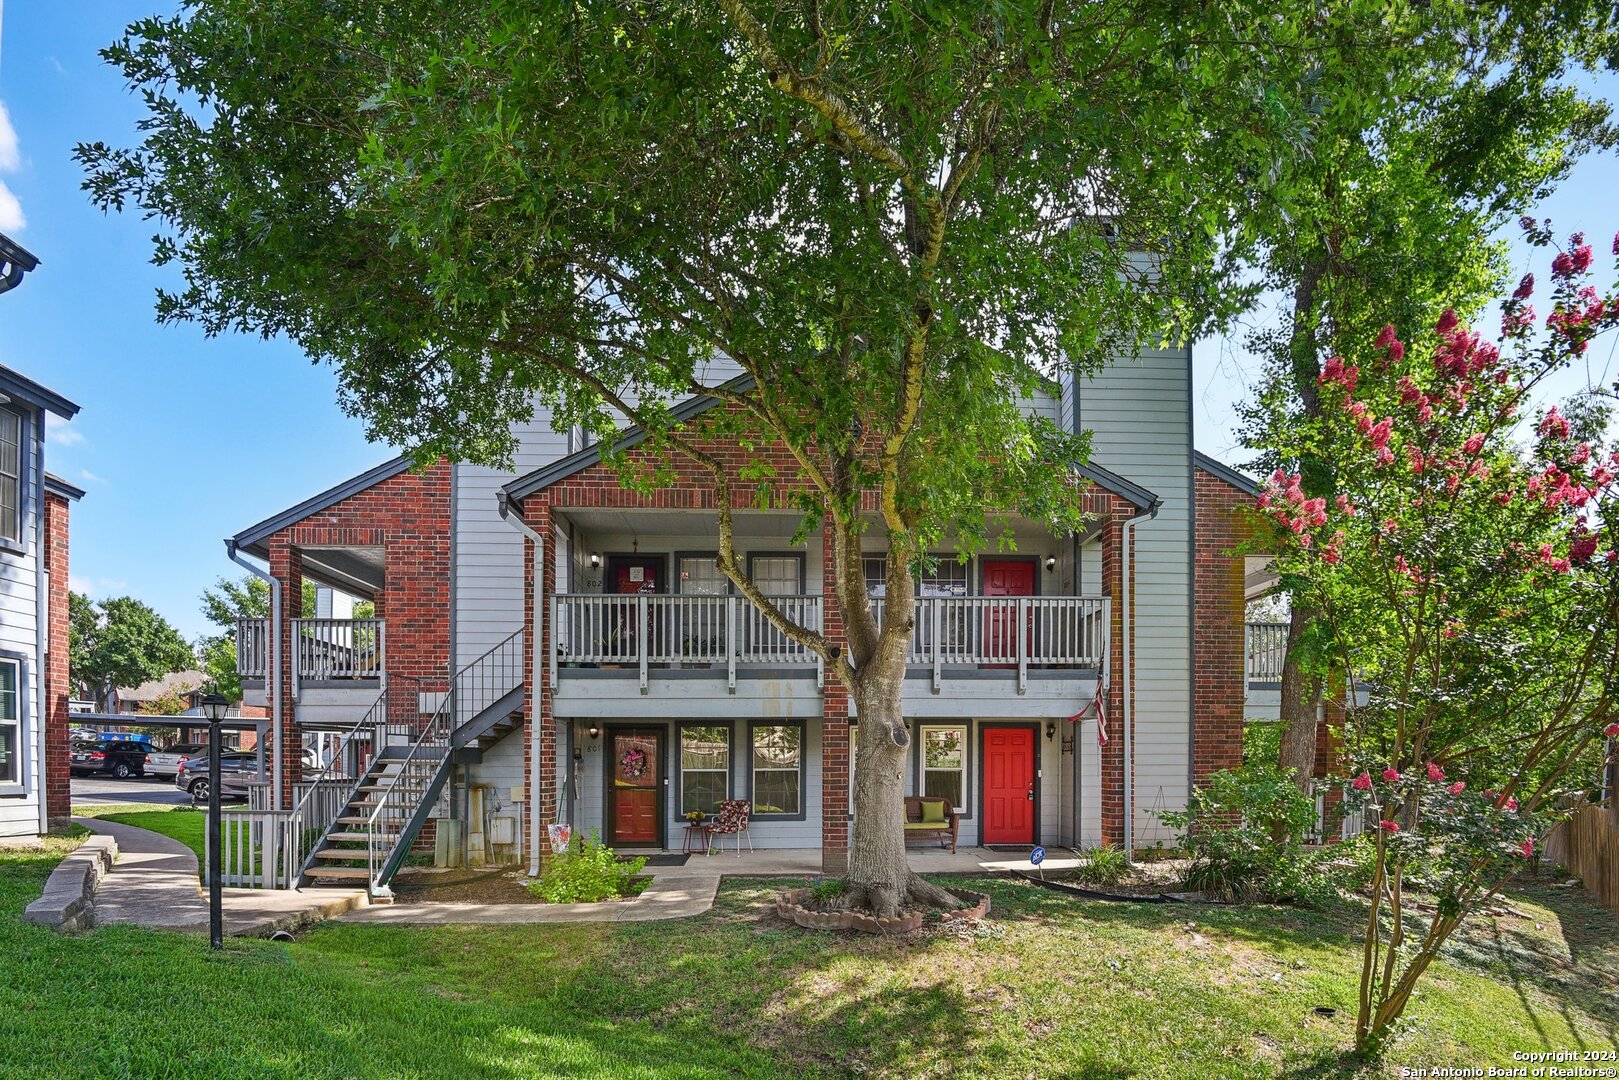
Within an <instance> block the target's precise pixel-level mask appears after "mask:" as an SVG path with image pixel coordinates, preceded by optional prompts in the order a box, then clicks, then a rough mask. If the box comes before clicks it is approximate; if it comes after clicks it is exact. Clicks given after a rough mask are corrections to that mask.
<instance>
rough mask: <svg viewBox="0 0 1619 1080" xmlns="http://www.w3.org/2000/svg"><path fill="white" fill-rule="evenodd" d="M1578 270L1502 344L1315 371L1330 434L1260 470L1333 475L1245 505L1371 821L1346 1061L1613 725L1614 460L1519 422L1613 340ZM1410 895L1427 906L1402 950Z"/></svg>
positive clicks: (1510, 306) (1523, 846) (1401, 1003)
mask: <svg viewBox="0 0 1619 1080" xmlns="http://www.w3.org/2000/svg"><path fill="white" fill-rule="evenodd" d="M1525 228H1526V229H1527V230H1528V231H1529V235H1530V239H1531V241H1532V242H1534V243H1537V244H1541V245H1546V244H1549V243H1550V239H1551V238H1550V235H1549V234H1548V233H1547V231H1546V230H1545V229H1544V228H1543V227H1542V226H1540V225H1538V224H1536V223H1535V222H1533V221H1528V220H1526V221H1525ZM1614 251H1615V254H1616V255H1619V238H1616V240H1615V244H1614ZM1592 263H1593V254H1592V250H1591V246H1590V245H1589V244H1588V243H1587V242H1586V240H1585V237H1584V236H1582V235H1580V234H1577V233H1576V234H1575V235H1574V236H1572V237H1570V238H1569V240H1568V243H1567V244H1566V245H1565V247H1564V249H1563V250H1561V251H1559V252H1558V254H1557V255H1556V257H1555V258H1554V259H1553V260H1552V272H1551V279H1552V288H1551V292H1550V311H1549V313H1548V314H1547V315H1546V317H1545V318H1544V320H1542V319H1540V317H1539V316H1537V315H1536V313H1535V309H1534V307H1533V304H1532V300H1533V298H1534V294H1535V281H1534V278H1533V277H1532V276H1528V277H1525V278H1524V279H1523V280H1522V281H1521V282H1520V283H1519V285H1518V287H1517V288H1516V290H1514V291H1513V293H1512V294H1511V295H1510V296H1509V297H1508V298H1506V299H1505V301H1504V302H1503V305H1502V312H1503V314H1502V334H1501V339H1500V342H1499V343H1494V342H1488V341H1485V340H1483V338H1482V337H1481V336H1480V335H1479V334H1478V333H1476V332H1474V331H1473V330H1471V329H1469V328H1468V327H1466V326H1464V325H1463V324H1462V323H1461V321H1460V320H1459V319H1458V318H1457V316H1456V315H1455V313H1454V312H1450V311H1447V312H1445V314H1444V315H1443V316H1442V317H1441V318H1440V319H1439V320H1438V322H1437V323H1436V325H1435V326H1434V327H1433V328H1432V332H1431V334H1429V335H1425V336H1424V339H1423V340H1422V341H1421V342H1420V343H1419V344H1418V345H1416V346H1413V347H1410V348H1408V347H1407V345H1406V343H1405V342H1404V341H1402V340H1401V338H1400V336H1399V335H1398V333H1397V331H1396V330H1395V328H1394V327H1388V328H1386V329H1384V331H1383V332H1382V333H1381V334H1380V335H1379V336H1378V337H1377V339H1376V341H1375V342H1373V343H1372V345H1371V347H1370V348H1369V349H1368V350H1367V351H1366V354H1365V355H1364V356H1360V357H1357V358H1355V359H1354V360H1351V359H1348V358H1342V357H1335V358H1333V359H1332V360H1330V361H1329V362H1327V363H1326V364H1325V365H1323V367H1322V370H1321V375H1320V394H1321V401H1322V403H1323V404H1324V406H1325V410H1324V412H1325V415H1326V419H1325V420H1324V421H1323V422H1321V423H1319V424H1316V425H1305V426H1301V428H1300V429H1299V430H1298V431H1297V432H1295V433H1293V434H1292V435H1291V436H1289V437H1291V438H1295V439H1296V440H1297V441H1296V443H1295V444H1293V445H1291V446H1282V447H1277V448H1276V449H1277V450H1279V451H1281V453H1282V454H1283V455H1284V456H1288V457H1292V458H1295V459H1296V458H1298V457H1301V456H1303V455H1305V454H1306V453H1308V454H1310V455H1313V456H1315V457H1317V458H1319V459H1322V460H1330V461H1332V462H1333V463H1334V466H1335V469H1336V477H1337V490H1336V491H1334V492H1333V493H1332V494H1331V496H1330V497H1326V496H1323V497H1315V498H1310V497H1306V495H1305V493H1304V492H1303V490H1302V488H1301V485H1300V481H1299V478H1298V477H1297V476H1295V475H1290V474H1289V473H1287V472H1285V471H1278V472H1277V473H1275V474H1274V475H1273V476H1271V477H1270V479H1269V480H1268V481H1267V482H1266V483H1265V484H1264V486H1263V490H1262V492H1261V494H1260V495H1259V498H1258V509H1259V511H1260V513H1261V514H1262V515H1264V516H1265V517H1266V518H1268V519H1269V520H1270V521H1271V522H1272V523H1273V524H1274V525H1275V527H1276V531H1277V535H1278V537H1279V541H1280V542H1279V545H1278V556H1277V563H1278V569H1279V570H1280V572H1281V573H1282V575H1283V577H1284V580H1285V581H1287V583H1288V585H1289V587H1290V588H1292V589H1293V591H1294V592H1295V594H1296V595H1297V596H1298V597H1301V598H1302V602H1304V603H1306V604H1309V605H1311V606H1313V607H1314V608H1315V609H1316V610H1318V611H1320V612H1321V613H1322V621H1323V622H1324V624H1325V625H1326V627H1327V629H1328V631H1329V633H1330V636H1331V638H1332V639H1333V642H1334V647H1335V649H1336V651H1337V653H1338V655H1339V660H1340V662H1341V664H1342V665H1343V668H1344V670H1346V671H1348V672H1349V673H1350V676H1351V679H1352V680H1353V689H1352V692H1351V693H1350V694H1349V695H1348V700H1347V702H1346V719H1345V729H1344V738H1345V746H1346V750H1347V754H1348V757H1349V760H1350V761H1351V762H1352V763H1353V767H1352V771H1351V772H1350V774H1349V775H1348V776H1346V777H1344V779H1345V781H1346V788H1347V792H1348V802H1347V806H1348V808H1349V809H1350V810H1351V812H1354V813H1364V814H1366V815H1367V817H1368V822H1369V824H1370V825H1371V826H1372V829H1371V833H1372V836H1371V843H1372V845H1373V847H1374V850H1375V857H1374V861H1373V868H1372V869H1373V874H1372V907H1371V911H1370V915H1369V918H1370V920H1371V921H1370V925H1369V927H1368V933H1367V935H1366V939H1365V940H1366V947H1365V953H1364V955H1363V962H1362V985H1361V1003H1360V1017H1359V1024H1358V1030H1357V1034H1358V1037H1359V1041H1360V1043H1361V1045H1362V1048H1363V1049H1369V1048H1373V1047H1375V1046H1376V1045H1378V1044H1379V1043H1380V1042H1381V1040H1382V1039H1383V1038H1384V1037H1385V1036H1386V1034H1387V1032H1388V1030H1389V1028H1390V1025H1391V1024H1392V1023H1393V1022H1394V1021H1395V1020H1396V1019H1398V1017H1399V1016H1400V1015H1401V1013H1402V1012H1403V1010H1404V1008H1405V1004H1406V1002H1407V1001H1408V1000H1409V997H1410V993H1411V989H1412V987H1413V985H1414V984H1415V981H1416V980H1417V979H1418V978H1419V977H1420V976H1421V974H1422V972H1423V971H1424V970H1425V969H1426V967H1427V965H1428V963H1429V962H1430V961H1431V959H1432V957H1433V955H1434V954H1435V953H1436V952H1437V950H1438V948H1439V946H1440V945H1441V944H1442V943H1443V942H1444V940H1445V939H1446V938H1447V937H1448V936H1449V935H1450V933H1451V932H1452V931H1453V930H1454V929H1455V927H1456V925H1457V923H1458V922H1459V921H1460V920H1461V919H1462V918H1464V917H1465V916H1466V915H1467V913H1468V912H1469V911H1471V910H1472V909H1473V908H1474V907H1476V906H1477V904H1478V903H1479V902H1480V901H1481V900H1483V899H1485V898H1487V897H1488V896H1489V895H1491V894H1492V893H1493V892H1494V891H1495V890H1496V889H1497V888H1499V886H1500V884H1501V883H1502V882H1503V880H1504V879H1505V877H1506V876H1508V875H1509V874H1510V873H1511V872H1512V871H1513V870H1514V869H1515V868H1516V867H1518V866H1521V865H1522V863H1523V860H1524V859H1525V858H1526V857H1528V856H1530V855H1532V854H1533V853H1534V851H1535V850H1536V846H1537V844H1538V843H1539V842H1540V839H1541V838H1542V837H1543V836H1544V834H1545V832H1546V831H1547V830H1548V829H1549V828H1550V827H1551V826H1552V825H1553V824H1554V823H1555V821H1556V820H1557V819H1558V818H1559V816H1561V814H1562V813H1563V812H1564V808H1565V807H1566V806H1569V805H1571V804H1572V801H1573V800H1572V798H1571V796H1573V795H1575V794H1576V793H1577V792H1578V791H1579V788H1580V786H1581V785H1585V784H1588V783H1590V782H1591V781H1592V780H1593V779H1594V778H1595V776H1596V775H1597V769H1598V767H1599V765H1600V758H1601V754H1602V752H1603V750H1604V747H1605V739H1606V738H1608V737H1609V735H1608V733H1609V730H1610V728H1613V727H1614V725H1615V723H1616V720H1615V712H1614V709H1615V704H1614V701H1615V699H1614V695H1613V693H1612V690H1613V687H1612V686H1611V685H1610V680H1611V679H1612V678H1613V677H1614V675H1613V673H1614V672H1615V671H1616V670H1619V635H1616V625H1619V602H1616V599H1619V591H1616V587H1615V584H1616V579H1619V573H1616V564H1619V551H1616V542H1615V535H1614V528H1615V525H1614V522H1615V521H1616V518H1615V515H1614V513H1613V509H1614V500H1615V495H1616V490H1615V489H1616V482H1619V454H1615V453H1613V452H1612V449H1611V448H1607V447H1604V446H1602V445H1601V444H1600V441H1599V436H1600V432H1601V430H1602V428H1603V426H1604V424H1605V420H1606V415H1605V412H1604V411H1603V410H1602V409H1601V408H1598V407H1597V406H1596V404H1595V403H1594V401H1593V399H1590V398H1586V399H1579V400H1576V401H1574V402H1572V403H1570V404H1568V405H1565V406H1562V407H1559V406H1558V405H1556V404H1551V405H1547V406H1544V407H1538V408H1537V406H1536V403H1537V402H1538V401H1539V400H1540V395H1541V394H1543V392H1544V387H1545V384H1546V382H1547V380H1548V379H1549V378H1551V377H1552V376H1554V375H1556V374H1557V373H1559V372H1561V371H1563V370H1565V369H1566V368H1568V367H1569V366H1570V365H1571V364H1572V363H1574V362H1576V361H1578V360H1579V359H1580V358H1581V357H1583V356H1584V354H1585V353H1586V352H1587V351H1588V349H1589V346H1590V343H1591V341H1592V339H1593V338H1594V337H1595V336H1596V335H1597V334H1598V333H1601V332H1603V331H1605V330H1607V329H1609V328H1611V327H1613V326H1614V325H1616V324H1619V294H1615V293H1613V292H1610V293H1609V294H1607V295H1604V294H1603V293H1601V292H1599V291H1598V290H1597V289H1596V288H1595V287H1593V286H1591V285H1590V284H1588V283H1587V281H1586V278H1587V277H1588V274H1589V271H1590V268H1591V265H1592ZM1537 328H1538V329H1537ZM1504 350H1505V351H1504ZM1413 877H1416V878H1420V880H1421V882H1422V884H1423V886H1424V887H1425V888H1427V889H1430V890H1432V891H1433V892H1434V893H1435V894H1436V895H1437V896H1438V898H1439V910H1438V913H1437V915H1436V916H1435V918H1434V919H1432V920H1431V922H1430V923H1429V925H1428V928H1427V929H1426V931H1425V932H1424V933H1423V935H1422V937H1421V938H1420V940H1418V941H1417V942H1416V943H1414V944H1413V943H1411V942H1408V941H1407V940H1406V934H1407V933H1408V930H1407V927H1406V922H1405V919H1404V916H1406V915H1409V912H1408V911H1407V910H1405V908H1404V900H1403V889H1404V887H1405V886H1406V884H1408V883H1409V882H1410V881H1411V880H1412V879H1413ZM1385 910H1386V911H1387V912H1388V919H1387V921H1386V922H1385V921H1384V919H1383V913H1384V911H1385Z"/></svg>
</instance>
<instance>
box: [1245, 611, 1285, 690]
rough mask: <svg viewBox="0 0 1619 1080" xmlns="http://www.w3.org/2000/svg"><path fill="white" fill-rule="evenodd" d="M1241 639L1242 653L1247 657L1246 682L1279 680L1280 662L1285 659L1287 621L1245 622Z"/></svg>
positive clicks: (1272, 681)
mask: <svg viewBox="0 0 1619 1080" xmlns="http://www.w3.org/2000/svg"><path fill="white" fill-rule="evenodd" d="M1243 640H1244V650H1243V651H1244V655H1246V656H1247V658H1248V660H1247V664H1248V682H1249V683H1279V682H1281V681H1282V662H1283V661H1284V660H1286V659H1287V623H1281V622H1251V623H1245V624H1243Z"/></svg>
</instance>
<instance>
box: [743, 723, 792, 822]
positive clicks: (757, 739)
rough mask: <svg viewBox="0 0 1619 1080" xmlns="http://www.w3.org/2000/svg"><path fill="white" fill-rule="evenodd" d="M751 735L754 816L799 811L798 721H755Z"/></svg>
mask: <svg viewBox="0 0 1619 1080" xmlns="http://www.w3.org/2000/svg"><path fill="white" fill-rule="evenodd" d="M752 737H753V813H754V815H755V816H758V817H769V816H771V815H777V816H792V815H796V814H802V813H803V812H804V729H803V728H802V727H801V726H799V725H798V724H757V725H755V726H754V728H753V733H752Z"/></svg>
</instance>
